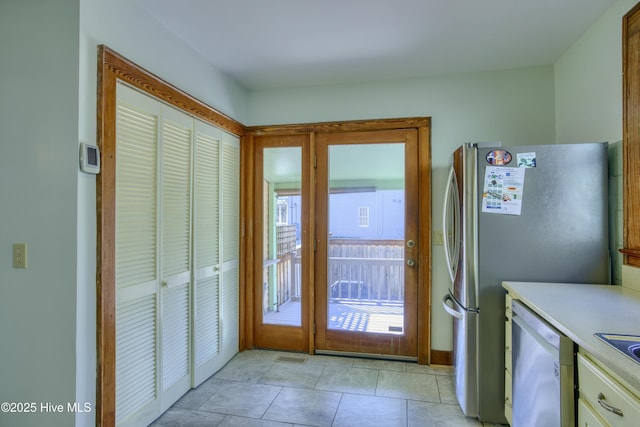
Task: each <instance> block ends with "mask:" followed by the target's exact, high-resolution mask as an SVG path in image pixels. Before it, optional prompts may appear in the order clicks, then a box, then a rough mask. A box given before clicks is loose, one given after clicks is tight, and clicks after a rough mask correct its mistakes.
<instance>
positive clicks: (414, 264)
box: [407, 258, 416, 267]
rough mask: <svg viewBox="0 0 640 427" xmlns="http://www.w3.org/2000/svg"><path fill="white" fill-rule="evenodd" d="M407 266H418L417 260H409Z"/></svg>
mask: <svg viewBox="0 0 640 427" xmlns="http://www.w3.org/2000/svg"><path fill="white" fill-rule="evenodd" d="M407 265H408V266H409V267H415V266H416V260H415V259H413V258H409V259H408V260H407Z"/></svg>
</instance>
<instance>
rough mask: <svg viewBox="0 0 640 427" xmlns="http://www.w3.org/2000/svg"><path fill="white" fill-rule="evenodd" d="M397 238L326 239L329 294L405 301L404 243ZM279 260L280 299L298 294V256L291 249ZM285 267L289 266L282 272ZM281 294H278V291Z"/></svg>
mask: <svg viewBox="0 0 640 427" xmlns="http://www.w3.org/2000/svg"><path fill="white" fill-rule="evenodd" d="M403 243H404V242H403V241H401V240H400V241H398V240H384V241H379V240H342V239H332V240H331V241H330V243H329V254H330V256H329V272H328V276H329V279H328V283H327V286H329V289H328V297H329V298H330V299H331V300H342V299H357V300H359V301H362V302H402V301H404V246H403ZM284 261H285V260H284V259H283V262H281V263H280V265H279V266H278V268H282V269H283V270H280V271H281V273H279V274H278V277H282V279H280V281H281V283H279V286H278V289H281V288H283V289H284V288H286V291H285V290H283V291H279V292H278V293H279V294H282V297H284V298H285V299H280V298H279V301H280V303H281V304H282V303H284V302H286V301H288V300H289V299H291V300H294V301H295V300H299V299H300V296H301V291H302V286H301V277H302V274H301V258H300V256H299V255H298V253H297V252H296V253H293V254H292V257H291V258H290V259H287V260H286V262H284ZM284 269H291V270H289V271H288V272H285V271H284ZM279 297H280V295H279Z"/></svg>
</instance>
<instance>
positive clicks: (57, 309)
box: [0, 0, 95, 427]
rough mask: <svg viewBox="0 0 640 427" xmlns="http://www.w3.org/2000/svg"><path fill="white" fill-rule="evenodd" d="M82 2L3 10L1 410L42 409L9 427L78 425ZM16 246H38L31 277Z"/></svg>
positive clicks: (11, 419) (31, 255)
mask: <svg viewBox="0 0 640 427" xmlns="http://www.w3.org/2000/svg"><path fill="white" fill-rule="evenodd" d="M78 1H79V0H58V1H56V2H48V1H25V0H3V1H1V2H0V58H1V59H0V76H1V78H0V200H2V202H1V203H0V218H1V220H0V339H1V341H2V342H1V344H0V402H33V403H35V404H36V408H35V409H36V412H35V413H27V414H24V413H21V414H16V413H13V414H12V413H5V412H2V411H0V425H2V426H12V427H20V426H42V425H47V426H61V427H62V426H64V427H67V426H70V425H73V419H74V415H73V414H72V413H69V412H67V411H66V409H67V407H66V405H67V402H74V401H75V398H76V396H75V392H76V384H75V381H76V306H77V300H76V285H77V276H76V262H77V261H76V259H77V255H76V254H77V238H76V233H77V229H76V218H77V205H78V195H77V187H78V185H77V172H76V171H77V168H78V102H77V100H78V33H79V26H78V23H79V19H78V14H79V10H78ZM13 242H25V243H27V245H28V265H27V267H28V268H27V269H26V270H21V269H14V268H13V267H12V262H11V248H12V243H13ZM88 285H89V286H91V284H90V283H89V284H88ZM92 321H93V322H94V323H95V321H94V320H93V319H92ZM92 376H95V374H94V373H92ZM41 402H50V403H53V404H63V405H64V413H62V414H47V413H45V412H43V411H41V408H40V403H41Z"/></svg>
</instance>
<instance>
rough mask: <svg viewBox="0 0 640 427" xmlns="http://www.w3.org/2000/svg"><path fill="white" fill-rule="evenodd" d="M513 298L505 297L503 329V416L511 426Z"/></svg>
mask: <svg viewBox="0 0 640 427" xmlns="http://www.w3.org/2000/svg"><path fill="white" fill-rule="evenodd" d="M512 300H513V298H512V297H511V295H509V294H507V295H506V297H505V307H504V312H505V328H504V416H505V417H506V418H507V421H508V422H509V424H512V422H513V421H512V411H513V404H512V402H513V393H512V389H511V387H512V375H511V373H512V370H511V369H512V361H511V357H512V356H511V301H512Z"/></svg>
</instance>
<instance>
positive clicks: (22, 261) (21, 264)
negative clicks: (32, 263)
mask: <svg viewBox="0 0 640 427" xmlns="http://www.w3.org/2000/svg"><path fill="white" fill-rule="evenodd" d="M13 268H27V244H26V243H14V244H13Z"/></svg>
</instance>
